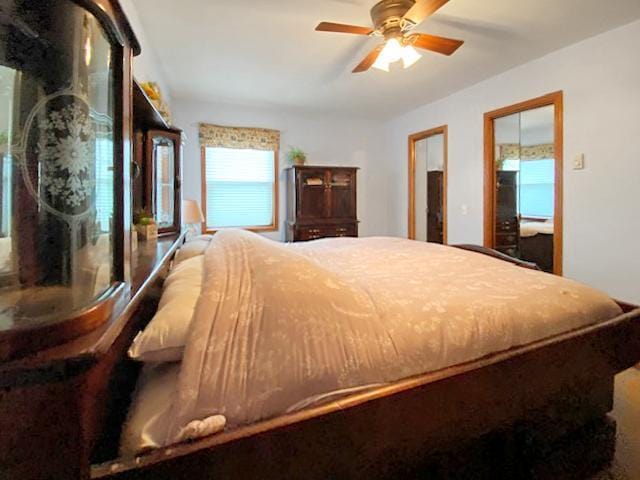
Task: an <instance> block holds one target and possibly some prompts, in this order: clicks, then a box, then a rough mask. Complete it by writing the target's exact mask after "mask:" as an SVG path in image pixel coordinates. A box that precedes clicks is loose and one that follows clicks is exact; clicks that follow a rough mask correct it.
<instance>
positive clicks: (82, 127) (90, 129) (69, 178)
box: [37, 102, 96, 207]
mask: <svg viewBox="0 0 640 480" xmlns="http://www.w3.org/2000/svg"><path fill="white" fill-rule="evenodd" d="M87 110H88V109H87V108H83V107H82V106H81V105H80V104H79V103H77V102H76V103H72V104H70V105H67V106H65V107H63V108H61V109H59V110H53V111H50V112H49V115H48V116H47V117H46V118H45V119H43V120H40V121H39V122H38V126H39V128H40V139H39V141H38V149H37V152H38V159H39V162H40V164H41V165H42V168H43V175H42V184H43V185H44V187H45V189H46V191H47V193H48V194H49V195H51V197H52V199H53V200H54V201H56V202H58V201H61V202H62V203H64V204H66V206H68V207H78V206H80V205H81V204H82V203H83V202H85V201H86V200H87V198H88V197H89V196H90V195H91V193H92V190H93V186H94V184H95V178H94V175H93V169H92V168H91V167H92V166H93V162H94V152H95V144H96V142H95V129H94V125H93V122H92V120H91V118H90V116H89V115H88V111H87Z"/></svg>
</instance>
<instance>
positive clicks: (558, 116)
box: [484, 90, 564, 275]
mask: <svg viewBox="0 0 640 480" xmlns="http://www.w3.org/2000/svg"><path fill="white" fill-rule="evenodd" d="M550 105H553V106H554V150H555V186H554V190H555V204H554V212H553V273H555V274H556V275H562V258H563V257H562V246H563V216H562V215H563V213H562V212H563V181H562V171H563V170H562V165H563V159H564V156H563V154H564V138H563V119H564V112H563V110H564V107H563V105H564V103H563V92H562V90H560V91H557V92H553V93H549V94H547V95H543V96H541V97H537V98H533V99H531V100H527V101H524V102H520V103H516V104H514V105H510V106H508V107H504V108H499V109H497V110H493V111H491V112H487V113H485V114H484V246H485V247H488V248H493V247H494V245H495V227H496V225H495V211H496V194H495V189H496V186H495V181H496V180H495V161H494V158H495V146H494V141H493V140H494V133H495V128H494V120H496V119H498V118H502V117H506V116H508V115H513V114H514V113H521V112H525V111H527V110H532V109H534V108H540V107H547V106H550Z"/></svg>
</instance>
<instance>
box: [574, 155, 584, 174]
mask: <svg viewBox="0 0 640 480" xmlns="http://www.w3.org/2000/svg"><path fill="white" fill-rule="evenodd" d="M583 168H584V153H579V154H578V155H576V156H575V157H574V158H573V169H574V170H582V169H583Z"/></svg>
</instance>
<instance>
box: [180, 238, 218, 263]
mask: <svg viewBox="0 0 640 480" xmlns="http://www.w3.org/2000/svg"><path fill="white" fill-rule="evenodd" d="M212 238H213V235H198V236H197V237H194V238H192V239H191V240H189V241H187V242H186V243H185V244H184V245H183V246H182V247H180V250H178V253H176V257H175V259H174V261H173V263H174V264H175V265H177V264H179V263H182V262H184V261H185V260H188V259H190V258H193V257H196V256H198V255H202V254H203V253H204V251H205V250H206V249H207V247H208V246H209V243H210V242H211V239H212Z"/></svg>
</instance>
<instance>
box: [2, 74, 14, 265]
mask: <svg viewBox="0 0 640 480" xmlns="http://www.w3.org/2000/svg"><path fill="white" fill-rule="evenodd" d="M15 74H16V71H15V70H14V69H12V68H8V67H5V66H2V65H0V174H1V175H2V181H1V183H0V189H2V190H1V193H0V275H2V274H8V273H11V272H12V271H13V270H14V268H13V256H12V244H11V227H12V225H11V223H12V222H11V209H12V207H11V198H12V192H11V190H12V182H11V175H12V170H13V162H12V158H11V149H10V140H9V139H10V138H11V137H12V131H11V129H12V124H13V108H12V101H13V95H14V85H15Z"/></svg>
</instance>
